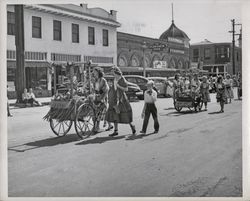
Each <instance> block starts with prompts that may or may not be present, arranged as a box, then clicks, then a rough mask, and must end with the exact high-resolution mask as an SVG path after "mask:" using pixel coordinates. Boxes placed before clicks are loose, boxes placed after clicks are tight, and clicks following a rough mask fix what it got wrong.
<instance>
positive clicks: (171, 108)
mask: <svg viewBox="0 0 250 201" xmlns="http://www.w3.org/2000/svg"><path fill="white" fill-rule="evenodd" d="M164 110H175V108H174V107H169V108H164Z"/></svg>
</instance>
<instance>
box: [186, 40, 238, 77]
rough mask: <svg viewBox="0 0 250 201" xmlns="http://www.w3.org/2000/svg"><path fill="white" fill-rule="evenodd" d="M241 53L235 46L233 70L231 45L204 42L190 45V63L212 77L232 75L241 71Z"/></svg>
mask: <svg viewBox="0 0 250 201" xmlns="http://www.w3.org/2000/svg"><path fill="white" fill-rule="evenodd" d="M241 52H242V51H241V48H240V47H237V46H236V47H235V50H234V58H235V59H234V60H235V61H234V64H235V67H234V68H235V69H233V60H232V54H233V51H232V43H212V42H210V41H208V40H205V41H202V42H200V43H195V44H191V46H190V61H191V64H192V65H194V66H195V65H196V66H198V68H202V69H203V70H206V71H208V74H209V75H212V76H216V75H218V74H220V75H225V74H226V73H229V74H231V75H233V74H237V73H238V72H240V73H241V71H242V62H241V59H242V56H241V55H242V53H241Z"/></svg>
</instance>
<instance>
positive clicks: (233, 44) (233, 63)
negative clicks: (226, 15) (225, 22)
mask: <svg viewBox="0 0 250 201" xmlns="http://www.w3.org/2000/svg"><path fill="white" fill-rule="evenodd" d="M231 22H232V30H231V31H229V33H232V51H231V55H232V67H233V75H235V36H236V35H240V34H235V26H236V25H240V26H241V25H242V24H235V19H232V20H231Z"/></svg>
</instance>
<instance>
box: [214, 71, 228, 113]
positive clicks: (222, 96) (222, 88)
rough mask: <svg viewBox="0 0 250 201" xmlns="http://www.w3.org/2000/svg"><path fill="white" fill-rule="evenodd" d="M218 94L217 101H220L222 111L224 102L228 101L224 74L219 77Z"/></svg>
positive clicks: (222, 110)
mask: <svg viewBox="0 0 250 201" xmlns="http://www.w3.org/2000/svg"><path fill="white" fill-rule="evenodd" d="M216 89H217V94H216V99H217V102H218V103H220V108H221V110H220V112H224V104H225V102H226V95H225V84H224V83H223V78H222V76H219V77H218V79H217V86H216Z"/></svg>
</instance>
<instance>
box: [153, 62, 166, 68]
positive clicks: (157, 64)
mask: <svg viewBox="0 0 250 201" xmlns="http://www.w3.org/2000/svg"><path fill="white" fill-rule="evenodd" d="M153 67H154V68H167V61H154V62H153Z"/></svg>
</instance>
